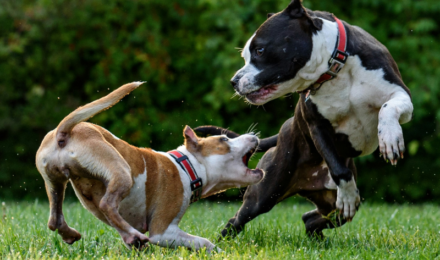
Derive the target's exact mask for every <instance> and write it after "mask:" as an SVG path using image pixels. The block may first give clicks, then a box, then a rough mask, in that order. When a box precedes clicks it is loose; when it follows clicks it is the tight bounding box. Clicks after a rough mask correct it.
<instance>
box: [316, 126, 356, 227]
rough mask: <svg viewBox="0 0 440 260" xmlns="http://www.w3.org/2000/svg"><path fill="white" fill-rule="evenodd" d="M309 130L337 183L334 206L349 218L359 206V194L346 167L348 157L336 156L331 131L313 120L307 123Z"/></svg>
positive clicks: (352, 175) (353, 178)
mask: <svg viewBox="0 0 440 260" xmlns="http://www.w3.org/2000/svg"><path fill="white" fill-rule="evenodd" d="M309 130H310V133H311V137H312V140H313V142H314V144H315V147H316V149H317V150H318V152H319V154H320V155H321V156H322V157H323V158H324V160H325V162H326V163H327V166H328V167H329V170H330V174H331V177H332V179H333V181H334V182H335V183H336V185H337V196H336V208H337V209H339V210H341V212H342V213H343V215H344V217H345V218H347V219H348V220H351V219H352V218H353V217H354V215H355V214H356V210H357V209H358V207H359V204H360V196H359V190H358V189H357V186H356V181H355V176H354V174H353V172H352V171H351V170H350V169H349V168H348V163H349V160H350V159H349V158H341V157H340V156H338V152H337V150H336V146H335V143H334V141H333V138H332V136H331V131H325V126H322V125H320V124H319V123H317V122H314V123H313V124H309Z"/></svg>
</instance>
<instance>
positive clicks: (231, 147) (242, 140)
mask: <svg viewBox="0 0 440 260" xmlns="http://www.w3.org/2000/svg"><path fill="white" fill-rule="evenodd" d="M183 136H184V137H185V144H184V145H185V147H186V149H187V150H188V151H189V152H190V153H191V154H192V155H194V157H196V158H197V160H198V161H199V163H201V164H203V166H205V168H206V172H207V178H208V182H210V183H216V185H215V187H214V188H213V189H212V190H211V191H210V192H209V194H207V195H205V196H204V197H206V196H209V195H211V194H214V193H217V192H219V191H221V190H225V189H228V188H234V187H245V186H248V185H251V184H255V183H258V182H259V181H260V180H261V179H262V178H263V176H264V172H263V171H262V170H260V169H253V170H251V169H249V168H248V166H247V164H248V162H249V159H250V157H251V156H252V154H253V153H254V151H255V150H256V148H257V147H258V143H259V139H258V137H257V136H255V135H252V134H245V135H241V136H239V137H237V138H233V139H231V138H228V137H227V136H226V135H216V136H210V137H206V138H201V137H198V136H197V135H196V133H194V131H193V130H192V129H191V128H190V127H189V126H186V127H185V129H184V131H183Z"/></svg>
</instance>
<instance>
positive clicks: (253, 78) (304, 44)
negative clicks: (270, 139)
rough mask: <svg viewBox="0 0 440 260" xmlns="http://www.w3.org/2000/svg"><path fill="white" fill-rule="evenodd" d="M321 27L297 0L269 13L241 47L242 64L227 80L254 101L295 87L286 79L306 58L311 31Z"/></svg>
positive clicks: (319, 22) (264, 101)
mask: <svg viewBox="0 0 440 260" xmlns="http://www.w3.org/2000/svg"><path fill="white" fill-rule="evenodd" d="M321 27H322V22H321V21H320V20H319V19H315V18H311V17H310V16H309V15H308V14H307V12H306V10H305V9H304V8H303V7H302V5H301V3H300V1H299V0H293V1H292V3H290V5H289V6H288V7H287V8H286V9H285V10H283V11H282V12H279V13H277V14H274V15H270V17H269V19H268V20H266V22H264V23H263V24H262V25H261V26H260V28H259V29H258V30H257V31H256V33H255V34H254V35H253V36H252V37H251V38H250V39H249V40H248V41H247V43H246V46H245V47H244V49H243V52H242V57H243V58H244V60H245V66H244V67H243V68H241V69H240V70H239V71H238V72H237V73H236V74H235V75H234V77H233V78H232V80H231V83H232V85H233V86H234V88H235V90H236V91H237V92H238V93H239V94H240V95H241V96H245V97H246V99H247V100H248V101H249V102H250V103H252V104H256V105H261V104H264V103H266V102H268V101H270V100H273V99H276V98H278V97H280V96H283V95H285V94H287V93H290V92H292V91H295V89H292V86H291V85H292V84H291V82H289V81H291V80H292V79H294V78H295V77H296V76H297V73H298V71H299V70H300V69H301V68H302V67H304V65H305V64H306V63H307V61H308V60H309V59H310V56H311V53H312V48H313V42H312V35H313V33H314V32H316V31H317V30H320V29H321Z"/></svg>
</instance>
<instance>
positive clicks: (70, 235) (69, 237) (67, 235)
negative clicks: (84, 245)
mask: <svg viewBox="0 0 440 260" xmlns="http://www.w3.org/2000/svg"><path fill="white" fill-rule="evenodd" d="M58 233H59V234H60V235H61V236H62V237H63V241H64V242H65V243H67V244H69V245H71V244H73V243H75V242H76V241H78V240H80V239H81V234H80V233H79V232H78V231H76V230H75V229H74V228H68V229H62V230H58Z"/></svg>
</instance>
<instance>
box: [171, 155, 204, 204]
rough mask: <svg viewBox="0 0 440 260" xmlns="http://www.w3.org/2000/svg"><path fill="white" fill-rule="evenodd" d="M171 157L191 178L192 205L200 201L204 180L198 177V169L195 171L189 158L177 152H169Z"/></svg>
mask: <svg viewBox="0 0 440 260" xmlns="http://www.w3.org/2000/svg"><path fill="white" fill-rule="evenodd" d="M168 153H169V154H170V155H171V157H173V158H174V160H176V162H177V163H178V164H179V165H180V167H181V168H182V170H183V171H184V172H186V174H187V175H188V177H189V180H190V184H191V199H190V203H193V202H196V201H198V200H200V198H201V197H202V187H203V183H202V179H201V178H199V177H198V176H197V173H196V169H194V167H193V165H192V164H191V162H190V161H189V158H188V156H186V155H184V154H182V153H181V152H179V151H177V150H172V151H169V152H168Z"/></svg>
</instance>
